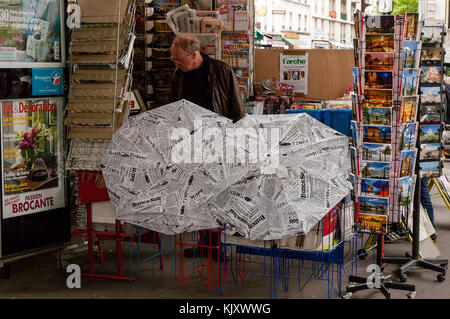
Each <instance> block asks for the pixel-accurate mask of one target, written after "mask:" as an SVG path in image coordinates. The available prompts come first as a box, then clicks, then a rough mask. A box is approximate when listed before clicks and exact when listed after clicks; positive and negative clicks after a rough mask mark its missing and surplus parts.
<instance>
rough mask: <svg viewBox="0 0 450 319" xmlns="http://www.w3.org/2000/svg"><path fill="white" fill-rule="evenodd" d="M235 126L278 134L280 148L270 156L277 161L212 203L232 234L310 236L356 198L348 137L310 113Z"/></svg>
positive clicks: (213, 210) (257, 118) (265, 237)
mask: <svg viewBox="0 0 450 319" xmlns="http://www.w3.org/2000/svg"><path fill="white" fill-rule="evenodd" d="M235 126H237V127H239V126H241V127H245V128H247V130H249V129H251V128H254V129H255V128H260V129H261V128H263V129H264V128H266V129H267V128H270V129H271V130H274V129H276V130H278V132H279V148H278V149H276V148H275V149H272V148H271V149H270V150H271V151H269V152H268V156H269V157H275V158H277V160H276V161H273V160H272V161H271V163H269V165H268V163H267V162H266V163H260V167H261V168H263V167H266V169H263V170H256V171H252V172H251V173H250V174H249V175H247V176H245V177H244V178H243V179H241V181H239V182H238V183H236V184H234V185H231V186H230V187H228V189H226V190H225V191H223V192H222V193H221V194H220V195H219V196H217V197H216V198H215V200H213V201H212V202H211V203H210V204H209V208H210V209H209V211H210V212H211V214H213V216H214V218H215V219H216V220H218V221H220V222H221V223H223V224H225V225H226V226H227V230H228V231H229V232H231V233H233V232H238V233H240V234H241V235H242V236H244V237H245V238H249V239H252V240H273V239H280V238H283V237H290V236H295V235H299V234H306V233H308V232H309V231H310V230H311V229H312V228H313V227H314V226H315V225H316V224H317V222H318V221H320V220H321V219H322V218H323V217H324V216H325V215H326V214H327V213H328V212H329V211H330V210H331V209H332V208H333V207H334V206H335V205H336V204H337V203H338V202H339V201H340V200H342V199H343V198H344V197H345V196H347V195H348V194H349V193H350V191H351V188H352V186H351V184H350V183H349V181H348V176H349V171H350V168H349V154H348V139H347V137H346V136H344V135H342V134H340V133H339V132H337V131H335V130H333V129H331V128H330V127H328V126H326V125H324V124H322V123H321V122H319V121H317V120H315V119H314V118H312V117H311V116H309V115H307V114H292V115H273V116H267V115H266V116H258V115H257V116H248V117H245V118H244V119H242V120H241V121H239V122H237V123H236V124H235ZM267 168H268V169H267Z"/></svg>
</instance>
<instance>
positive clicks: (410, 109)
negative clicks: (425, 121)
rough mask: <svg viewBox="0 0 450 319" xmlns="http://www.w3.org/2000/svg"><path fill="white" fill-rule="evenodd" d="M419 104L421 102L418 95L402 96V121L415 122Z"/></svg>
mask: <svg viewBox="0 0 450 319" xmlns="http://www.w3.org/2000/svg"><path fill="white" fill-rule="evenodd" d="M418 104H419V97H418V96H404V97H402V109H401V114H400V123H413V122H415V121H416V117H417V109H418Z"/></svg>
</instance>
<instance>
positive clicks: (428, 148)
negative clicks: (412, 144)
mask: <svg viewBox="0 0 450 319" xmlns="http://www.w3.org/2000/svg"><path fill="white" fill-rule="evenodd" d="M440 158H441V143H423V144H420V160H421V161H439V159H440Z"/></svg>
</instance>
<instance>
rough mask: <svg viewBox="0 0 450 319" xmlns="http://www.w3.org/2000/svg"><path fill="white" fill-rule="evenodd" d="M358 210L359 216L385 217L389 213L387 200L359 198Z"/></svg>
mask: <svg viewBox="0 0 450 319" xmlns="http://www.w3.org/2000/svg"><path fill="white" fill-rule="evenodd" d="M359 209H360V211H359V212H360V214H375V215H387V213H388V211H389V198H386V197H380V198H374V197H367V196H361V197H360V198H359Z"/></svg>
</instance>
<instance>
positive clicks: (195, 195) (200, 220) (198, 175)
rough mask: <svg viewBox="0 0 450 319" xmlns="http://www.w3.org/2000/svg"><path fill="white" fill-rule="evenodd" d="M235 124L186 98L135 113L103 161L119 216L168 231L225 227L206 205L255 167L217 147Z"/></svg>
mask: <svg viewBox="0 0 450 319" xmlns="http://www.w3.org/2000/svg"><path fill="white" fill-rule="evenodd" d="M230 126H232V121H231V120H229V119H227V118H225V117H223V116H220V115H218V114H217V113H214V112H211V111H208V110H206V109H205V108H202V107H200V106H197V105H195V104H193V103H191V102H189V101H186V100H181V101H178V102H175V103H172V104H168V105H165V106H163V107H160V108H157V109H154V110H151V111H149V112H145V113H143V114H141V115H138V116H134V117H132V118H129V119H128V120H127V121H126V122H125V124H124V125H123V126H122V128H121V129H120V130H118V131H117V132H116V133H115V134H114V136H113V138H112V140H111V143H110V144H109V146H108V149H107V151H106V152H105V155H104V157H103V159H102V162H101V167H102V173H103V176H104V179H105V182H106V185H107V188H108V192H109V195H110V200H111V202H112V204H113V206H114V208H115V215H116V218H117V219H119V220H123V221H126V222H128V223H131V224H136V225H139V226H142V227H144V228H148V229H152V230H155V231H158V232H161V233H165V234H178V233H183V232H189V231H194V230H200V229H209V228H215V227H220V225H219V224H218V223H217V222H216V221H215V220H214V219H213V218H212V216H211V214H209V213H208V211H207V210H206V204H207V203H208V202H209V201H210V200H211V199H213V198H214V197H215V196H217V195H218V194H219V193H221V192H222V191H223V190H224V189H226V188H227V187H228V186H229V185H232V184H234V183H235V182H236V181H238V180H239V179H240V178H242V176H243V175H245V174H246V173H245V172H246V171H247V170H248V169H249V168H248V167H247V166H246V165H241V164H239V163H230V164H226V163H224V161H223V159H222V157H221V156H222V154H221V153H220V152H218V151H217V152H215V148H216V149H217V148H218V145H220V144H221V145H224V141H223V139H224V138H225V137H224V134H223V132H224V130H225V128H227V127H230ZM220 142H221V143H220ZM219 143H220V144H219ZM212 145H215V146H212Z"/></svg>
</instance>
